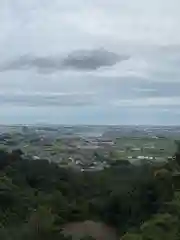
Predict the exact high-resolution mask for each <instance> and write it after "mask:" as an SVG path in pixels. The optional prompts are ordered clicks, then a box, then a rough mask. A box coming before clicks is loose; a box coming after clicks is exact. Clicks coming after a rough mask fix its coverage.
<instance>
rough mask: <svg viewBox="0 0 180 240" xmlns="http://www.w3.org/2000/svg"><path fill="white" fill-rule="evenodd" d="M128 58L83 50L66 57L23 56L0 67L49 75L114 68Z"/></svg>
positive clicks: (100, 50)
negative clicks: (52, 73) (50, 73)
mask: <svg viewBox="0 0 180 240" xmlns="http://www.w3.org/2000/svg"><path fill="white" fill-rule="evenodd" d="M128 58H129V57H128V56H123V55H122V56H120V55H118V54H115V53H112V52H108V51H106V50H104V49H98V50H91V51H90V50H87V51H86V50H81V51H75V52H72V53H70V54H68V55H67V56H65V57H63V56H62V57H51V56H50V57H33V56H21V57H20V58H19V59H17V60H14V61H10V62H8V63H5V64H2V66H0V71H1V72H3V71H9V70H23V69H31V68H36V69H37V70H38V71H39V72H44V73H49V72H54V71H59V70H66V69H72V70H80V71H90V70H97V69H98V68H100V67H106V66H113V65H115V64H116V63H117V62H120V61H125V60H127V59H128Z"/></svg>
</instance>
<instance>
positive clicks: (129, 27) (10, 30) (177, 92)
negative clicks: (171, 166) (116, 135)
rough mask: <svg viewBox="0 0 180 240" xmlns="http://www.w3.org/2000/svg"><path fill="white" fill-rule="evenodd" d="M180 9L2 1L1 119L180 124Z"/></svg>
mask: <svg viewBox="0 0 180 240" xmlns="http://www.w3.org/2000/svg"><path fill="white" fill-rule="evenodd" d="M179 9H180V2H179V0H171V1H169V0H151V1H149V0H126V1H124V0H111V1H109V0H86V1H84V0H73V1H72V0H66V1H62V0H51V1H49V0H26V1H22V0H1V1H0V31H1V34H0V56H1V57H0V124H36V123H49V124H127V125H128V124H130V125H132V124H148V125H149V124H152V125H156V124H157V125H173V124H179V123H180V68H179V64H180V31H179V25H180V15H179Z"/></svg>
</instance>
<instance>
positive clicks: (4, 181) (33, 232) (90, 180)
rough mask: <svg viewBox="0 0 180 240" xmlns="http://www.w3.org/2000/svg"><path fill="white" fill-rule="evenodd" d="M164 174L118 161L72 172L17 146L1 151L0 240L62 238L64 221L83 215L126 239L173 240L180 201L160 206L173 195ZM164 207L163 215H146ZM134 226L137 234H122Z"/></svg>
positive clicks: (81, 219) (167, 177) (168, 179)
mask: <svg viewBox="0 0 180 240" xmlns="http://www.w3.org/2000/svg"><path fill="white" fill-rule="evenodd" d="M94 157H96V158H99V161H101V160H102V159H101V157H100V156H99V155H98V154H95V156H94ZM166 173H167V172H166ZM166 173H165V172H163V171H160V173H159V175H158V176H157V177H156V178H154V176H153V175H152V171H151V169H149V167H147V166H143V167H134V166H132V165H131V164H130V165H129V164H128V165H127V164H126V163H125V164H124V163H123V161H122V163H121V164H118V166H117V165H115V166H113V167H111V168H109V169H106V170H104V171H101V172H98V173H96V172H94V173H86V172H84V173H81V172H73V171H71V170H66V169H62V168H59V167H58V166H57V165H56V164H53V163H49V162H48V161H46V160H36V161H30V160H28V159H26V160H25V159H23V158H22V152H21V151H20V150H17V151H13V152H12V153H7V152H5V151H1V152H0V239H5V240H16V239H17V240H21V239H27V240H28V239H34V240H36V239H37V240H39V239H45V240H46V239H47V240H49V239H52V240H53V239H54V240H56V239H64V237H63V236H62V234H61V227H63V225H64V224H66V223H69V222H74V221H75V222H76V221H84V220H87V219H92V220H98V221H101V222H104V223H107V224H108V225H109V226H113V227H114V228H115V229H117V230H118V232H119V235H123V239H125V240H126V239H127V240H128V239H129V240H131V239H135V240H141V239H143V240H146V239H148V240H151V239H155V240H156V239H158V238H157V237H156V235H157V236H158V237H160V239H163V238H165V240H166V239H168V238H167V236H169V237H172V239H173V238H174V236H175V234H178V231H179V229H177V225H178V223H177V219H179V216H180V210H179V209H180V207H179V206H180V204H179V202H180V200H179V198H178V196H177V195H176V196H175V197H174V200H173V201H172V202H171V203H170V202H168V203H166V205H165V204H164V201H170V200H171V199H172V197H173V194H172V182H171V177H170V176H169V175H168V174H166ZM163 207H164V211H167V213H164V214H162V215H156V216H155V217H153V218H151V216H152V215H155V214H156V213H158V211H159V210H160V209H163ZM176 209H178V211H177V212H178V213H177V214H175V210H176ZM148 219H150V220H148ZM146 221H147V222H146ZM142 222H144V224H143V225H142ZM167 222H168V223H167ZM139 226H141V228H140V230H139V233H133V232H132V233H127V234H125V235H124V233H126V232H129V229H130V228H132V227H135V228H138V227H139ZM165 227H166V228H168V229H169V232H170V233H169V235H168V234H165V230H164V228H165ZM17 229H18V231H17ZM147 236H149V238H148V237H147ZM161 237H162V238H161ZM86 239H87V238H86ZM88 239H89V238H88Z"/></svg>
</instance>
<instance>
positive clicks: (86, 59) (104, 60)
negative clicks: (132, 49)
mask: <svg viewBox="0 0 180 240" xmlns="http://www.w3.org/2000/svg"><path fill="white" fill-rule="evenodd" d="M127 59H129V56H120V55H118V54H115V53H113V52H108V51H106V50H101V49H100V50H93V51H77V52H73V53H71V54H69V55H68V56H67V57H66V58H65V59H64V60H63V66H64V67H65V68H70V69H80V70H96V69H98V68H100V67H104V66H113V65H115V64H116V63H117V62H120V61H125V60H127Z"/></svg>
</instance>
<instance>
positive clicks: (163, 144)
mask: <svg viewBox="0 0 180 240" xmlns="http://www.w3.org/2000/svg"><path fill="white" fill-rule="evenodd" d="M179 133H180V127H178V126H172V127H169V126H168V127H162V126H54V125H52V126H38V125H37V126H28V125H23V126H4V125H1V126H0V149H2V150H4V149H5V150H8V151H12V150H16V149H21V150H22V152H23V157H24V158H28V159H32V160H39V159H46V160H48V161H50V162H55V163H57V164H58V165H59V166H60V167H65V168H72V169H73V170H77V171H100V170H103V169H104V168H108V167H109V166H113V165H114V166H121V165H130V164H132V165H135V166H138V165H143V164H155V165H161V164H164V163H165V162H166V161H168V160H169V158H172V155H173V153H174V152H175V143H174V141H175V140H177V139H178V136H179V135H180V134H179Z"/></svg>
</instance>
